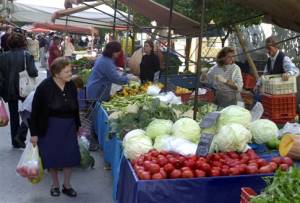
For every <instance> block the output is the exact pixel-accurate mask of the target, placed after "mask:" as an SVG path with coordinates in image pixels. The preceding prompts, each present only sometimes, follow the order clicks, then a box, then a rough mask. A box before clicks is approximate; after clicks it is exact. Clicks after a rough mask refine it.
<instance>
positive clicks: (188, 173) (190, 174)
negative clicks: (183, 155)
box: [181, 170, 194, 178]
mask: <svg viewBox="0 0 300 203" xmlns="http://www.w3.org/2000/svg"><path fill="white" fill-rule="evenodd" d="M181 176H182V178H193V177H194V174H193V172H192V171H191V170H185V171H182V175H181Z"/></svg>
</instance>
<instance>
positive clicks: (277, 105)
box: [262, 94, 297, 120]
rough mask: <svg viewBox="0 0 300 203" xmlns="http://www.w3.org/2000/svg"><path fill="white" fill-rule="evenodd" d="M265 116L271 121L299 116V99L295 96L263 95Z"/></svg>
mask: <svg viewBox="0 0 300 203" xmlns="http://www.w3.org/2000/svg"><path fill="white" fill-rule="evenodd" d="M262 104H263V107H264V114H265V115H266V116H267V117H268V118H269V119H271V120H272V119H275V120H278V119H286V118H288V119H290V118H294V117H295V116H296V115H297V98H296V95H295V94H286V95H269V94H264V95H262Z"/></svg>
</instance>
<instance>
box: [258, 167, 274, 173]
mask: <svg viewBox="0 0 300 203" xmlns="http://www.w3.org/2000/svg"><path fill="white" fill-rule="evenodd" d="M272 172H273V168H272V166H270V165H265V166H262V167H260V168H259V173H272Z"/></svg>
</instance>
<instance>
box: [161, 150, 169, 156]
mask: <svg viewBox="0 0 300 203" xmlns="http://www.w3.org/2000/svg"><path fill="white" fill-rule="evenodd" d="M159 153H160V154H161V155H164V156H167V154H168V152H166V151H160V152H159Z"/></svg>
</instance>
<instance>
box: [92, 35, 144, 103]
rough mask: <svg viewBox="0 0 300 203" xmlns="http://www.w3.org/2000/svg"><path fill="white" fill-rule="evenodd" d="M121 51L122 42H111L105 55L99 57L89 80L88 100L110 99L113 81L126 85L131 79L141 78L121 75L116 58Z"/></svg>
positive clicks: (106, 48) (104, 52)
mask: <svg viewBox="0 0 300 203" xmlns="http://www.w3.org/2000/svg"><path fill="white" fill-rule="evenodd" d="M120 53H121V44H120V43H119V42H116V41H113V42H109V43H108V44H107V45H106V47H105V50H104V51H103V55H102V56H100V57H98V58H97V60H96V62H95V65H94V67H93V69H92V72H91V75H90V77H89V79H88V82H87V98H88V100H101V101H108V100H109V97H110V90H111V85H112V83H116V84H119V85H125V84H127V83H128V82H129V80H136V81H138V80H139V79H138V78H137V77H135V76H133V75H119V74H118V72H117V68H116V65H115V60H116V59H117V58H118V57H119V54H120Z"/></svg>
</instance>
